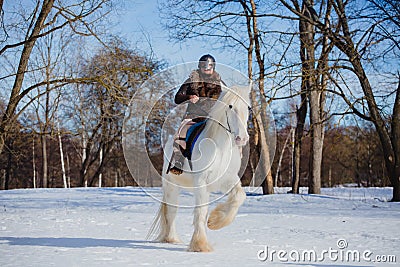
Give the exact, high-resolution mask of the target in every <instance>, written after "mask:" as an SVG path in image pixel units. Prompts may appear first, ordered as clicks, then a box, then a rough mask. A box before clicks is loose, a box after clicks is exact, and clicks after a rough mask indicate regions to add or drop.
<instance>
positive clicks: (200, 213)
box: [188, 186, 212, 252]
mask: <svg viewBox="0 0 400 267" xmlns="http://www.w3.org/2000/svg"><path fill="white" fill-rule="evenodd" d="M194 192H195V198H196V208H195V210H194V219H193V224H194V233H193V236H192V240H191V241H190V245H189V249H188V250H189V251H194V252H209V251H212V248H211V246H210V244H209V243H208V240H207V234H206V223H207V213H208V201H209V193H208V192H207V189H206V187H205V186H197V188H195V190H194Z"/></svg>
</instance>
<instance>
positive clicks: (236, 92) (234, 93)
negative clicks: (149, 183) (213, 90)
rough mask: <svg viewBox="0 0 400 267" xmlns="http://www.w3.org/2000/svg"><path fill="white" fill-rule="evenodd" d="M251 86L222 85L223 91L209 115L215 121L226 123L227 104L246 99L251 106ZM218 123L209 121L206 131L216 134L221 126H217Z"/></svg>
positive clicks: (211, 134)
mask: <svg viewBox="0 0 400 267" xmlns="http://www.w3.org/2000/svg"><path fill="white" fill-rule="evenodd" d="M249 94H250V87H249V86H246V87H243V86H242V87H240V86H233V87H231V88H228V87H225V86H224V87H222V92H221V95H220V97H219V98H218V101H216V102H215V104H214V106H213V107H212V109H211V111H210V113H209V117H210V118H211V119H212V120H213V121H217V122H220V123H222V124H223V125H225V121H226V113H225V111H226V108H227V105H233V104H234V103H236V101H244V102H246V104H247V105H248V106H249V105H250V103H249V102H250V99H249ZM216 125H218V124H215V123H208V124H207V125H206V127H205V129H204V131H205V132H208V133H209V135H210V136H213V134H215V131H217V130H218V129H219V126H217V127H215V126H216Z"/></svg>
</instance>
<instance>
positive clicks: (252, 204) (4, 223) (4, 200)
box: [0, 187, 400, 266]
mask: <svg viewBox="0 0 400 267" xmlns="http://www.w3.org/2000/svg"><path fill="white" fill-rule="evenodd" d="M287 190H288V189H287V188H286V189H279V188H278V189H276V191H277V194H275V195H270V196H262V195H257V194H251V195H249V196H248V197H247V199H246V201H245V203H244V205H243V206H242V207H241V208H240V210H239V214H238V216H237V217H236V219H235V221H234V222H233V223H232V224H231V225H229V226H228V227H226V228H223V229H221V230H218V231H211V230H209V231H208V237H209V241H210V243H211V244H212V246H213V248H214V251H213V252H211V253H192V252H187V251H186V247H187V245H188V242H189V241H190V238H191V234H192V229H193V227H192V220H193V219H192V214H193V209H189V208H182V209H180V211H179V213H178V219H177V228H178V232H179V233H180V235H181V239H182V241H183V242H184V243H183V244H178V245H174V244H163V243H154V242H149V241H147V240H145V237H146V234H147V231H148V229H149V228H150V225H151V223H152V220H153V217H154V215H155V213H156V211H157V209H158V205H159V203H158V202H157V201H156V200H154V199H153V198H152V197H150V196H149V195H148V194H146V193H145V192H144V191H143V190H142V189H140V188H133V187H126V188H74V189H36V190H33V189H31V190H10V191H1V192H0V266H141V265H147V266H156V265H164V266H174V265H178V266H333V265H334V266H337V265H341V266H387V265H389V266H398V265H399V263H400V249H399V247H400V231H399V230H400V203H390V202H388V199H390V197H391V189H390V188H369V189H365V188H333V189H323V191H322V192H323V194H322V195H307V194H302V195H291V194H285V193H284V192H286V191H287ZM146 191H147V192H148V193H150V194H153V195H157V194H160V189H159V188H148V189H146ZM223 200H224V199H223ZM181 202H182V203H187V204H190V203H191V202H192V195H191V194H190V193H185V194H183V195H181ZM211 206H215V203H213V204H212V205H211ZM379 261H387V262H386V263H378V262H379ZM388 261H396V263H388Z"/></svg>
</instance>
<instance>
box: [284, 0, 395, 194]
mask: <svg viewBox="0 0 400 267" xmlns="http://www.w3.org/2000/svg"><path fill="white" fill-rule="evenodd" d="M281 2H282V3H283V4H284V5H285V6H286V7H287V8H288V9H289V10H290V11H291V12H293V13H294V14H296V15H297V16H299V17H301V18H303V19H305V20H307V21H308V22H309V23H312V24H313V25H314V26H315V27H317V28H318V30H319V31H321V32H323V33H324V34H325V35H326V36H327V37H328V38H329V40H330V41H331V42H332V43H333V44H334V45H335V46H336V47H337V48H338V49H339V50H340V51H341V52H342V53H343V54H344V55H345V56H346V57H347V61H346V63H347V64H344V65H343V66H341V67H342V68H343V69H345V70H347V71H350V72H352V73H353V74H354V75H355V76H356V78H357V79H358V82H359V85H360V87H361V89H362V93H363V96H364V97H363V99H362V101H365V103H366V107H367V110H368V113H367V114H365V113H364V112H363V111H360V110H358V109H357V105H356V104H353V103H352V101H350V96H349V95H345V94H344V93H343V92H339V93H338V94H339V95H340V96H341V97H342V98H343V99H344V100H345V102H346V103H348V104H349V105H350V108H351V109H352V110H353V111H354V112H355V113H356V114H357V115H359V116H360V117H362V118H364V119H369V120H371V121H372V122H373V124H374V125H375V128H376V131H377V133H378V135H379V139H380V142H381V145H382V150H383V152H384V158H385V165H386V169H387V172H388V175H389V177H390V181H391V183H392V186H393V199H392V200H393V201H400V163H399V162H400V82H399V80H398V85H397V89H394V90H392V91H391V92H389V93H388V95H394V96H395V97H394V102H393V105H392V109H391V111H392V112H391V116H390V121H391V123H387V119H385V113H384V111H383V109H382V108H381V107H380V103H379V102H378V100H377V94H376V91H377V90H374V88H373V86H372V85H371V82H370V77H369V76H368V74H367V71H366V68H365V65H368V64H369V62H371V61H374V58H371V56H372V54H368V53H370V52H371V51H373V48H375V47H376V46H377V45H379V47H380V48H378V49H379V51H380V52H381V54H380V55H384V56H385V57H387V56H389V55H391V54H392V55H393V54H394V55H398V52H399V46H398V44H399V35H398V33H399V24H398V14H399V7H398V5H396V4H392V3H393V2H391V1H382V2H378V1H370V3H372V4H373V6H372V7H373V8H364V9H362V10H360V11H357V13H358V14H354V16H352V17H349V16H348V14H347V12H346V11H349V10H357V9H354V8H353V9H350V8H349V9H347V7H348V5H349V4H350V3H349V2H343V1H342V0H332V1H329V2H330V3H331V4H332V9H333V10H334V12H335V14H336V16H334V17H335V18H336V19H337V21H336V22H335V23H328V22H327V21H320V20H318V18H317V17H311V18H310V17H307V16H304V15H303V14H301V13H300V12H298V11H297V10H296V9H295V8H293V6H291V5H290V4H289V3H288V2H286V1H284V0H281ZM353 4H356V3H353ZM370 7H371V6H370ZM308 8H309V9H310V10H312V7H311V6H309V7H308ZM314 12H315V11H314ZM367 17H369V18H370V19H369V20H368V22H367V23H365V24H362V23H361V22H360V23H353V24H352V25H356V27H359V28H358V29H357V28H356V29H351V26H350V23H349V20H352V22H354V21H357V19H359V20H360V21H361V20H362V21H363V22H365V20H364V19H365V18H367ZM332 25H338V26H339V28H337V29H336V28H333V27H332ZM374 91H375V92H374ZM362 103H363V102H361V104H362ZM366 107H365V106H363V107H362V108H366ZM385 110H388V107H385Z"/></svg>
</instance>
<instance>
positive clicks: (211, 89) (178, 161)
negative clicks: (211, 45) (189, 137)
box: [168, 54, 224, 175]
mask: <svg viewBox="0 0 400 267" xmlns="http://www.w3.org/2000/svg"><path fill="white" fill-rule="evenodd" d="M215 64H216V62H215V58H214V57H213V56H211V55H209V54H207V55H203V56H202V57H201V58H200V59H199V64H198V69H196V70H193V71H192V72H191V73H190V76H189V78H188V79H187V80H186V81H185V82H184V83H183V84H182V86H181V87H180V88H179V90H178V92H177V93H176V95H175V103H176V104H181V103H183V102H186V101H188V107H187V110H186V116H185V120H184V122H183V124H182V125H186V130H185V131H184V133H183V135H184V137H185V135H186V131H187V129H188V126H189V125H193V124H194V123H197V122H201V121H204V120H205V119H206V118H207V116H208V111H209V110H210V109H211V106H212V105H213V102H212V101H209V99H208V98H211V99H215V100H216V99H218V97H219V96H220V94H221V84H222V85H224V83H223V81H222V80H221V76H220V75H219V73H218V72H216V71H215ZM183 127H184V126H181V127H180V130H179V131H178V136H177V138H176V142H175V144H176V146H175V148H176V149H175V150H174V156H173V157H174V163H173V165H174V166H173V167H172V168H169V170H168V171H170V172H171V173H172V174H175V175H179V174H181V173H182V172H183V168H182V167H183V162H184V155H182V153H181V151H179V150H182V148H186V143H185V139H184V138H180V137H181V135H182V133H180V132H181V129H182V128H183ZM179 148H181V149H179Z"/></svg>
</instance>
